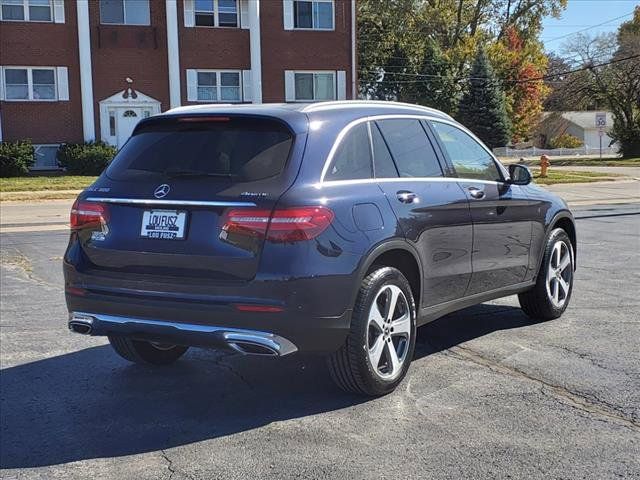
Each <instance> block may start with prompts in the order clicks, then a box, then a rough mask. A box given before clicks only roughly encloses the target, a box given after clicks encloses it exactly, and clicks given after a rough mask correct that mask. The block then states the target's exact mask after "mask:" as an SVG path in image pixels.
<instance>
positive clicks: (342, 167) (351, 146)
mask: <svg viewBox="0 0 640 480" xmlns="http://www.w3.org/2000/svg"><path fill="white" fill-rule="evenodd" d="M371 177H372V171H371V149H370V147H369V132H368V131H367V124H366V123H361V124H359V125H356V126H355V127H353V128H352V129H351V130H349V132H348V133H347V134H346V135H345V137H344V138H343V139H342V141H341V142H340V145H339V146H338V149H337V150H336V152H335V154H334V156H333V161H332V163H331V166H330V167H329V171H328V172H327V173H326V174H325V180H356V179H359V178H371Z"/></svg>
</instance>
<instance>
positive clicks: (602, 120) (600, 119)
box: [596, 112, 607, 130]
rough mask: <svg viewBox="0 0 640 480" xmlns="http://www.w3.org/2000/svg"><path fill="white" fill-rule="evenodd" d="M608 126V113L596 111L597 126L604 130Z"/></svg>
mask: <svg viewBox="0 0 640 480" xmlns="http://www.w3.org/2000/svg"><path fill="white" fill-rule="evenodd" d="M606 126H607V114H606V112H596V127H598V129H600V130H604V128H605V127H606Z"/></svg>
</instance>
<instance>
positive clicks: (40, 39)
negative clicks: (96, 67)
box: [0, 2, 82, 143]
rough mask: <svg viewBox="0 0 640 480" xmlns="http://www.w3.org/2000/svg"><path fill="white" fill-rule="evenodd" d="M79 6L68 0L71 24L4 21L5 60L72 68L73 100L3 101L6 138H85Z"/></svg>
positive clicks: (0, 51) (1, 53) (0, 53)
mask: <svg viewBox="0 0 640 480" xmlns="http://www.w3.org/2000/svg"><path fill="white" fill-rule="evenodd" d="M76 25H77V24H76V9H75V4H74V3H72V2H65V23H30V22H2V23H1V24H0V46H1V47H0V65H3V66H24V67H35V66H43V67H65V66H66V67H68V69H69V101H65V102H6V101H3V102H0V104H1V105H0V111H1V114H2V138H3V140H20V139H24V138H30V139H31V140H32V141H33V142H34V143H61V142H80V141H82V107H81V103H80V70H79V67H78V47H77V45H78V30H77V26H76Z"/></svg>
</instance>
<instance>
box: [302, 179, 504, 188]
mask: <svg viewBox="0 0 640 480" xmlns="http://www.w3.org/2000/svg"><path fill="white" fill-rule="evenodd" d="M408 182H427V183H454V182H458V183H480V184H483V185H501V184H503V183H504V182H495V181H493V180H478V179H475V178H457V177H397V178H360V179H357V180H329V181H327V182H318V183H315V184H314V185H313V186H314V187H315V188H317V189H321V188H323V187H334V186H339V185H360V184H367V183H408Z"/></svg>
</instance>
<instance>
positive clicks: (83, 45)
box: [76, 0, 96, 142]
mask: <svg viewBox="0 0 640 480" xmlns="http://www.w3.org/2000/svg"><path fill="white" fill-rule="evenodd" d="M76 8H77V12H78V51H79V57H80V95H81V99H82V133H83V135H84V141H85V142H93V141H94V140H95V139H96V125H95V123H96V122H95V117H94V114H93V74H92V71H91V36H90V34H89V2H88V0H78V1H77V2H76Z"/></svg>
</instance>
